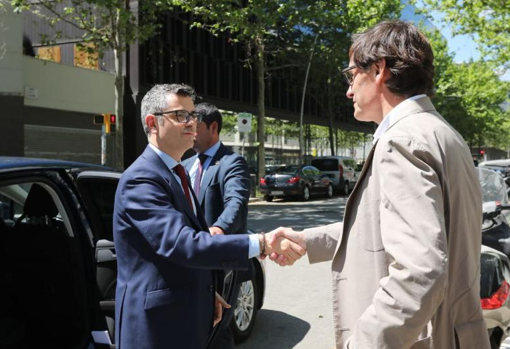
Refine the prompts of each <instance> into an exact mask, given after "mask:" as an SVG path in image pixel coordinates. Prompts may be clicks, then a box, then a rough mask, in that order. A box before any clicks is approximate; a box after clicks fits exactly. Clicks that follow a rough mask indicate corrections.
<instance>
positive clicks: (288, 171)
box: [274, 166, 299, 174]
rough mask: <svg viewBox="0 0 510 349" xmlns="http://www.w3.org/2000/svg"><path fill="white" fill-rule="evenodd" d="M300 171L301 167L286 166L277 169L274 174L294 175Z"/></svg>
mask: <svg viewBox="0 0 510 349" xmlns="http://www.w3.org/2000/svg"><path fill="white" fill-rule="evenodd" d="M298 170H299V166H284V167H279V168H277V169H276V170H275V171H274V173H276V174H294V173H296V172H297V171H298Z"/></svg>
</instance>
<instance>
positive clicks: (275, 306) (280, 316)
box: [237, 196, 510, 349]
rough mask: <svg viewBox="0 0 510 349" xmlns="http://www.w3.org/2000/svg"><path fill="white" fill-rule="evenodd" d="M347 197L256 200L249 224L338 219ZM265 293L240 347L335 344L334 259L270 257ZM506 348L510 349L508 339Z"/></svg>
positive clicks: (296, 224)
mask: <svg viewBox="0 0 510 349" xmlns="http://www.w3.org/2000/svg"><path fill="white" fill-rule="evenodd" d="M345 203H346V198H345V197H344V196H342V197H338V196H335V197H334V198H333V199H329V200H327V199H323V198H315V199H314V198H312V199H311V200H310V201H309V202H300V201H280V200H275V201H274V202H271V203H268V202H264V201H261V202H254V203H251V204H250V206H249V215H248V226H249V228H250V229H251V230H253V231H255V232H269V231H271V230H272V229H274V228H276V227H278V226H290V227H293V228H294V229H296V230H301V229H304V228H310V227H314V226H319V225H324V224H329V223H333V222H336V221H339V220H341V219H342V217H343V212H344V208H345ZM266 281H267V285H266V296H265V302H264V306H263V307H262V309H261V310H260V311H259V313H258V315H257V321H256V325H255V328H254V330H253V333H252V334H251V336H250V338H249V339H248V340H247V341H246V342H245V343H242V344H240V345H238V346H237V348H239V349H259V348H279V349H291V348H295V349H312V348H313V349H332V348H334V335H333V320H332V310H331V283H330V263H320V264H315V265H310V264H309V263H308V258H307V257H306V256H305V257H304V258H303V259H301V260H299V261H298V262H296V264H294V266H292V267H285V268H282V267H280V266H278V265H276V264H274V263H273V262H271V261H269V260H268V261H267V262H266ZM501 349H510V339H507V340H506V341H505V343H504V344H503V345H502V346H501Z"/></svg>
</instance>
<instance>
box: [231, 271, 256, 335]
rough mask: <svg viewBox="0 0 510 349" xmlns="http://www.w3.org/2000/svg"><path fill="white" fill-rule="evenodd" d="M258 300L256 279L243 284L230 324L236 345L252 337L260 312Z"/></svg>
mask: <svg viewBox="0 0 510 349" xmlns="http://www.w3.org/2000/svg"><path fill="white" fill-rule="evenodd" d="M257 299H258V288H257V283H256V282H255V277H254V278H253V279H252V280H248V281H245V282H243V283H242V284H241V288H240V290H239V295H238V296H237V304H236V307H235V309H234V316H233V318H232V322H231V323H230V327H231V329H232V333H233V335H234V342H235V343H236V344H239V343H242V342H244V341H245V340H246V339H247V338H248V337H249V336H250V333H251V331H252V330H253V326H255V318H256V317H257V311H258V308H257Z"/></svg>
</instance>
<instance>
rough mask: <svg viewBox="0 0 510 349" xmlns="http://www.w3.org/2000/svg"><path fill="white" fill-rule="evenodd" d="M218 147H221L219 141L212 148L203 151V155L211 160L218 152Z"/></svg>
mask: <svg viewBox="0 0 510 349" xmlns="http://www.w3.org/2000/svg"><path fill="white" fill-rule="evenodd" d="M220 145H221V142H220V141H218V142H216V144H214V145H213V146H212V147H210V148H209V149H207V150H206V151H204V153H203V154H205V155H207V156H208V157H210V158H213V157H214V155H216V153H217V152H218V149H220Z"/></svg>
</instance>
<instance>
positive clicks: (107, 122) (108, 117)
mask: <svg viewBox="0 0 510 349" xmlns="http://www.w3.org/2000/svg"><path fill="white" fill-rule="evenodd" d="M93 122H94V125H104V129H105V133H106V134H110V133H115V129H116V124H117V116H116V115H115V114H110V113H105V114H101V115H94V119H93Z"/></svg>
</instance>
